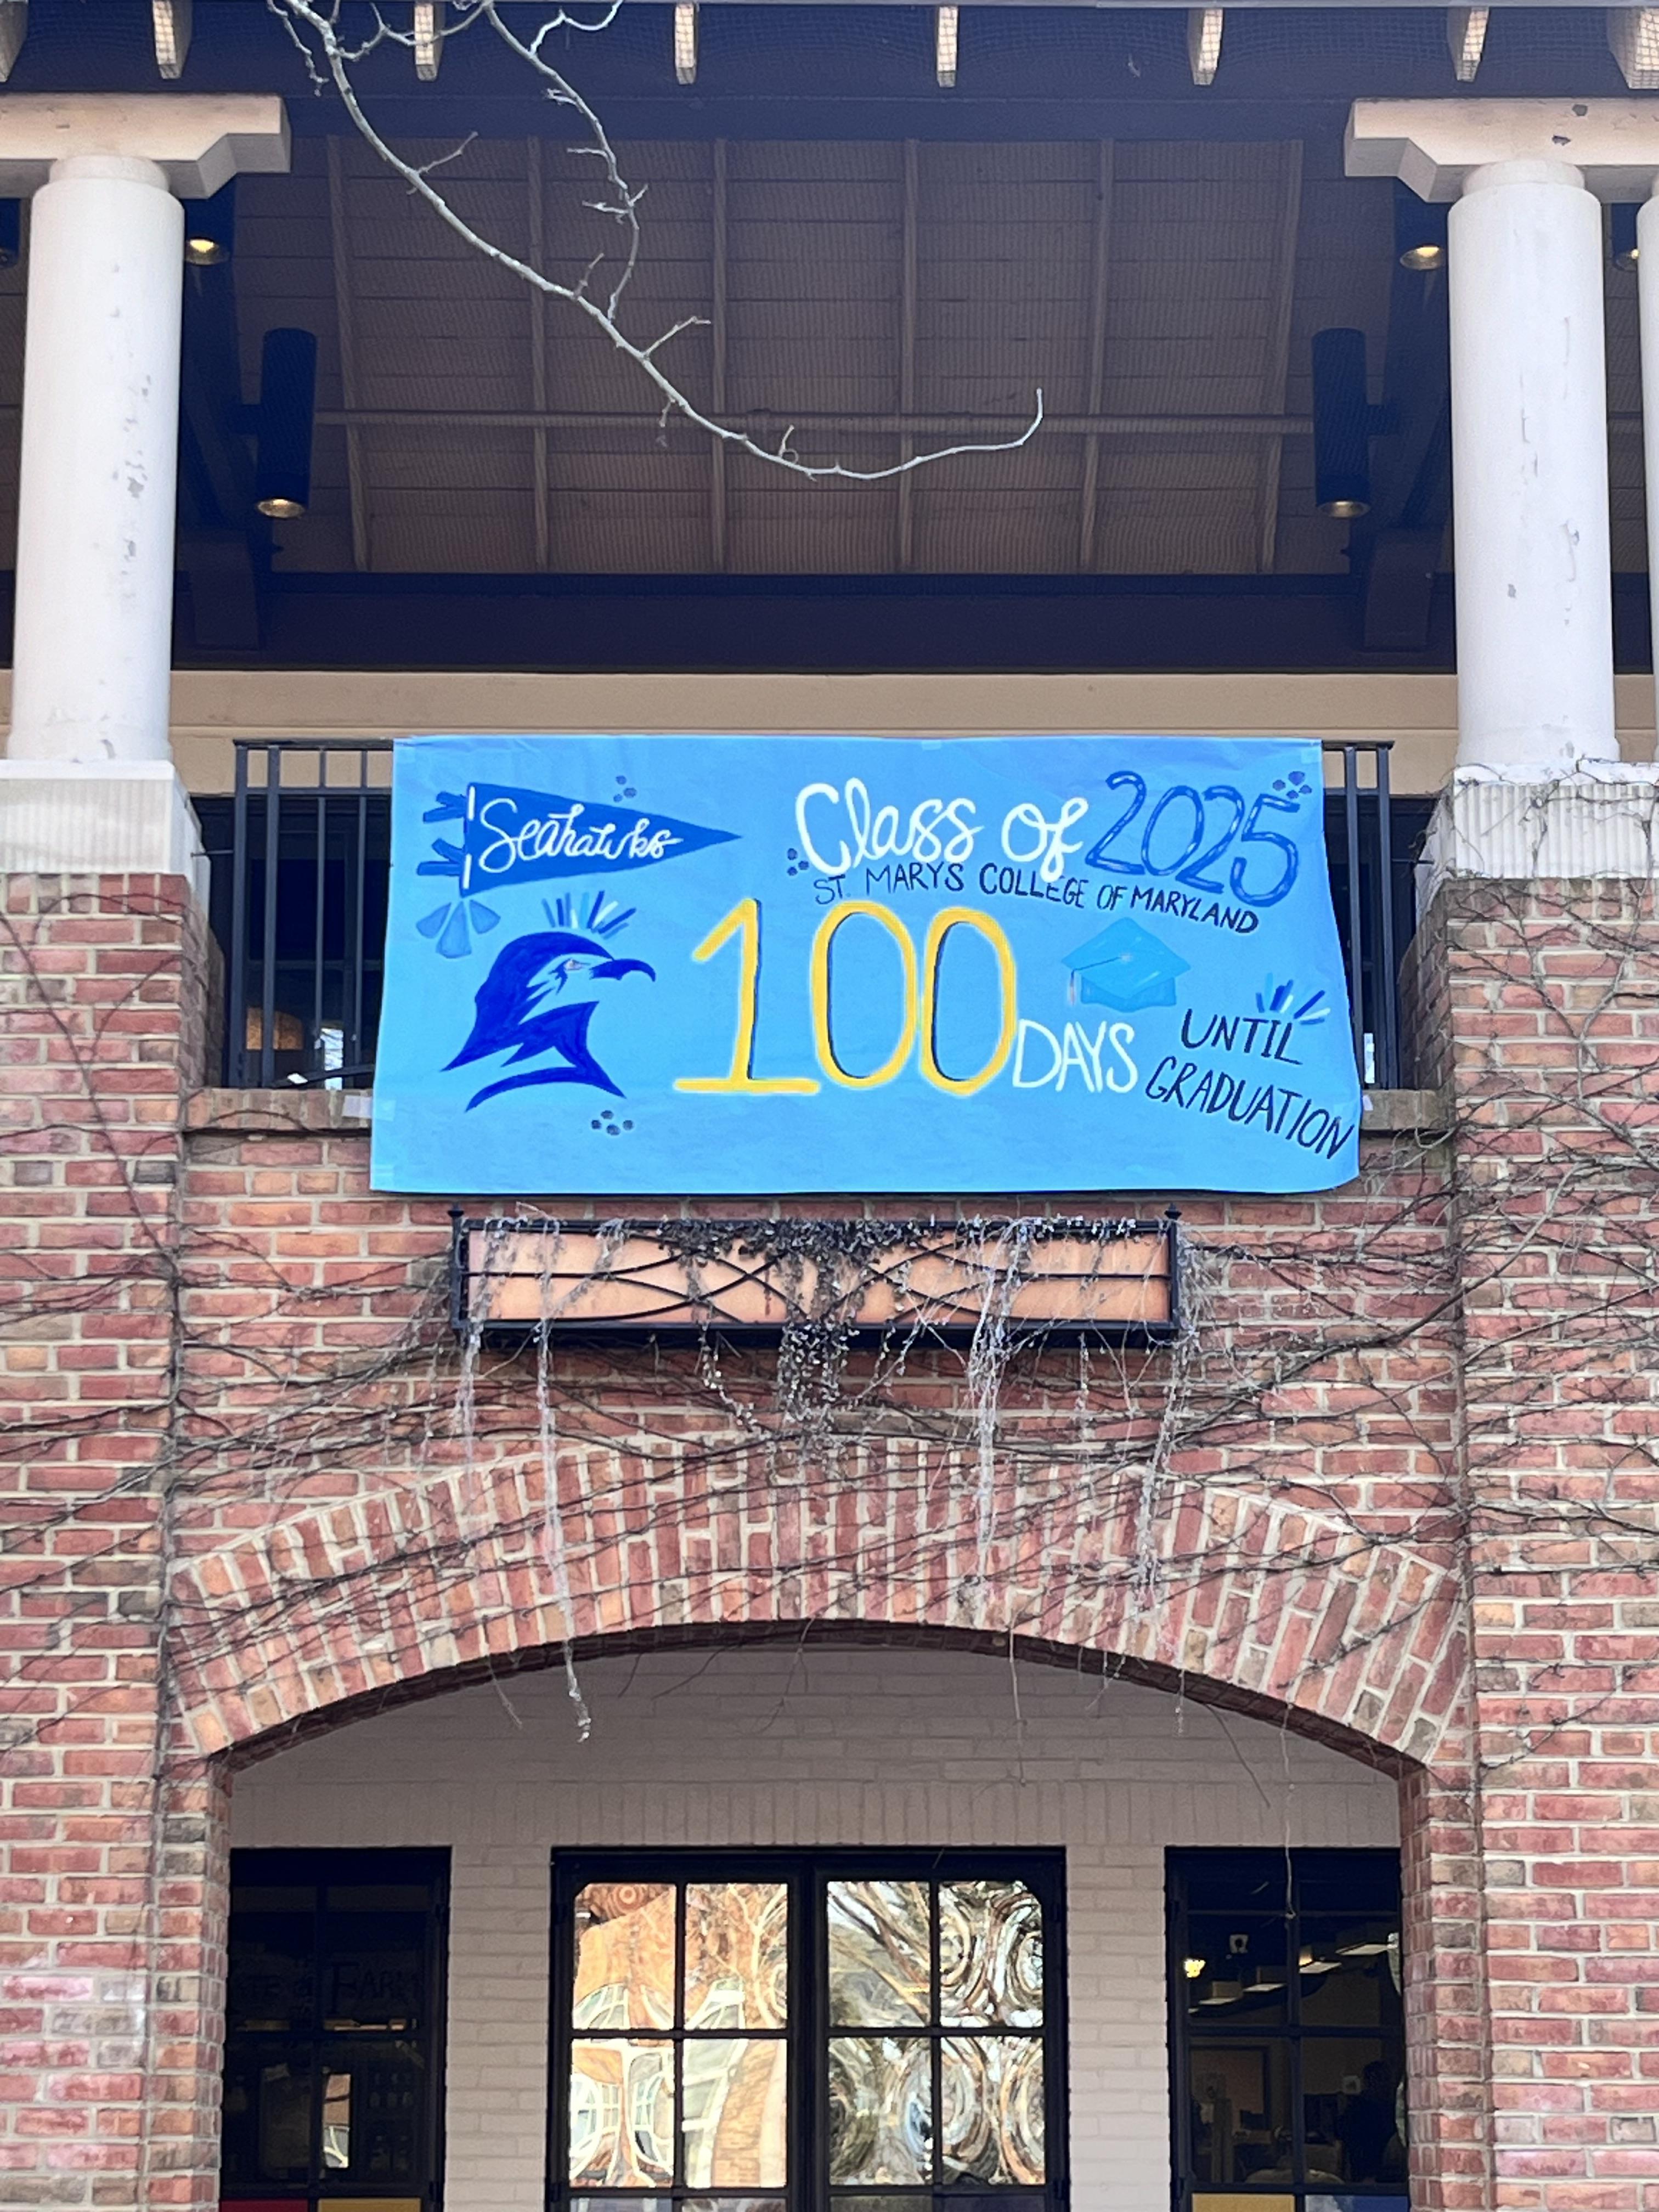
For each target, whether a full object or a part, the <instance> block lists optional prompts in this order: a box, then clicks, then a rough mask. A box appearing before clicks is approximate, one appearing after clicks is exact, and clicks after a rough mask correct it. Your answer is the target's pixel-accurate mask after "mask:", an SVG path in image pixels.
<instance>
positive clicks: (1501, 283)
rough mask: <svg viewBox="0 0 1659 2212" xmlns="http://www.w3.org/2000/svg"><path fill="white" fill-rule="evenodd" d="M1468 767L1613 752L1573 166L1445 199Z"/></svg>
mask: <svg viewBox="0 0 1659 2212" xmlns="http://www.w3.org/2000/svg"><path fill="white" fill-rule="evenodd" d="M1448 258H1449V286H1450V289H1449V304H1450V313H1451V403H1452V483H1453V509H1454V532H1455V565H1456V572H1457V574H1456V587H1457V691H1458V744H1457V763H1458V766H1459V767H1460V768H1468V769H1486V770H1488V771H1492V770H1496V771H1497V772H1498V773H1499V774H1500V775H1504V776H1505V777H1506V778H1509V779H1510V780H1515V781H1532V782H1543V781H1547V780H1549V779H1550V778H1552V777H1557V776H1560V775H1571V774H1572V773H1573V772H1574V770H1575V769H1577V768H1579V767H1580V765H1581V764H1583V763H1591V762H1598V761H1614V760H1617V758H1618V757H1619V746H1618V740H1617V738H1616V737H1615V735H1614V725H1613V592H1612V554H1611V548H1610V544H1609V535H1608V503H1607V384H1606V377H1607V371H1606V356H1605V348H1604V343H1603V332H1602V313H1601V285H1602V276H1601V258H1602V246H1601V208H1600V206H1599V205H1598V204H1597V203H1596V202H1595V200H1594V199H1593V198H1592V197H1590V195H1589V192H1588V191H1586V190H1585V189H1584V180H1583V176H1582V174H1581V173H1580V172H1579V171H1578V170H1577V168H1575V167H1572V166H1571V164H1570V163H1569V162H1566V161H1551V160H1547V159H1543V158H1530V159H1521V160H1514V161H1496V162H1492V163H1490V164H1488V165H1486V166H1484V167H1476V168H1474V169H1472V170H1471V171H1470V173H1469V174H1468V177H1467V179H1465V181H1464V185H1463V191H1462V197H1461V198H1460V199H1459V200H1458V202H1457V204H1456V205H1455V207H1454V208H1453V209H1452V210H1451V216H1450V243H1449V257H1448Z"/></svg>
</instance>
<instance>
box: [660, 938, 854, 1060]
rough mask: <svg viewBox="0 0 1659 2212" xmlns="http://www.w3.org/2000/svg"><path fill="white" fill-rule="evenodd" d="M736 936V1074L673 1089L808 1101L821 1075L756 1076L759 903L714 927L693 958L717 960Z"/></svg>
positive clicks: (758, 1011) (759, 944) (759, 952)
mask: <svg viewBox="0 0 1659 2212" xmlns="http://www.w3.org/2000/svg"><path fill="white" fill-rule="evenodd" d="M734 937H738V938H740V939H741V940H742V949H741V951H740V952H739V954H738V1033H737V1037H736V1040H735V1042H733V1044H732V1072H731V1073H730V1074H729V1075H682V1076H678V1077H677V1078H676V1079H675V1082H674V1088H675V1090H676V1091H711V1092H714V1093H715V1094H717V1095H719V1096H722V1097H746V1098H764V1097H777V1096H778V1095H779V1094H780V1093H787V1094H789V1095H792V1096H793V1097H805V1096H808V1095H810V1094H811V1092H813V1091H817V1089H819V1087H820V1086H819V1084H818V1080H817V1077H816V1076H812V1075H770V1076H764V1075H757V1074H756V1073H755V1072H754V1067H755V1024H756V1023H757V1021H758V1020H759V1018H760V972H761V910H760V901H759V900H758V899H756V898H746V899H740V900H739V901H738V903H737V905H736V906H734V907H733V908H732V911H731V913H730V914H728V915H726V916H725V918H724V919H723V920H722V921H717V922H716V923H715V924H714V927H713V928H712V929H711V930H710V931H709V933H708V936H707V937H705V938H704V939H703V940H702V944H701V945H698V947H697V949H696V951H695V952H694V953H693V954H692V955H691V957H692V958H693V959H694V960H696V961H698V962H702V961H704V960H712V959H713V958H714V955H715V954H716V953H717V952H718V951H720V949H721V947H722V946H723V945H728V944H729V943H730V942H731V940H732V938H734Z"/></svg>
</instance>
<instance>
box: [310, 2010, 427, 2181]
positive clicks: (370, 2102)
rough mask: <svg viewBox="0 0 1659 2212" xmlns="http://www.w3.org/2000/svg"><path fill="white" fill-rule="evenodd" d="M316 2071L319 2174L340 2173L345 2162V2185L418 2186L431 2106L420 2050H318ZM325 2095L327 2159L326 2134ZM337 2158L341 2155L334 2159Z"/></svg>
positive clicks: (397, 2046)
mask: <svg viewBox="0 0 1659 2212" xmlns="http://www.w3.org/2000/svg"><path fill="white" fill-rule="evenodd" d="M323 2069H324V2075H323V2078H324V2083H325V2103H324V2109H323V2128H324V2136H323V2170H324V2172H325V2173H338V2172H341V2171H342V2169H343V2168H344V2167H345V2166H347V2163H348V2159H349V2170H350V2174H351V2179H353V2180H354V2181H356V2182H366V2183H368V2185H369V2186H370V2187H373V2186H374V2185H375V2184H377V2183H385V2184H388V2185H392V2184H398V2185H406V2184H408V2183H410V2182H415V2181H418V2180H419V2179H421V2176H422V2174H423V2172H425V2170H426V2142H425V2135H426V2115H427V2112H428V2109H429V2105H430V2100H429V2096H428V2088H427V2070H426V2060H425V2055H424V2053H423V2052H422V2050H421V2048H420V2046H419V2045H418V2044H414V2043H403V2042H398V2043H380V2044H375V2043H368V2044H356V2045H353V2044H344V2045H343V2044H340V2043H337V2042H331V2043H329V2044H328V2045H325V2048H324V2053H323ZM330 2084H332V2085H333V2087H332V2090H331V2092H330V2090H329V2087H328V2085H330ZM330 2094H331V2095H332V2100H333V2101H332V2114H331V2110H330V2105H329V2101H328V2099H329V2095H330ZM331 2117H332V2120H333V2124H334V2127H335V2130H336V2132H335V2135H334V2136H333V2154H331V2150H330V2137H329V2134H328V2130H329V2125H330V2120H331ZM342 2152H344V2153H346V2154H347V2156H345V2157H342V2156H340V2155H338V2154H340V2153H342Z"/></svg>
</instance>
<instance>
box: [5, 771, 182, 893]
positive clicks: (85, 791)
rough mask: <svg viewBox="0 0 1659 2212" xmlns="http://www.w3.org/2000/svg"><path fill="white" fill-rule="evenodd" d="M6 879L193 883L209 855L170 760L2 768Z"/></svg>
mask: <svg viewBox="0 0 1659 2212" xmlns="http://www.w3.org/2000/svg"><path fill="white" fill-rule="evenodd" d="M0 873H6V874H11V875H46V876H52V875H76V876H82V875H98V876H122V875H161V876H185V877H188V878H189V879H190V882H191V887H192V889H193V890H194V891H195V893H196V896H197V898H198V899H199V900H200V901H201V902H203V904H204V905H205V903H206V902H207V895H208V864H207V855H206V854H204V852H203V850H202V834H201V830H200V829H199V827H198V826H197V820H196V816H195V812H194V811H193V809H192V808H191V803H190V797H189V794H188V793H186V791H185V787H184V785H183V784H182V783H181V782H180V781H179V772H178V770H177V769H175V768H174V767H173V763H172V762H171V761H120V762H110V763H107V764H106V763H100V762H82V761H61V762H60V761H34V760H20V761H13V760H5V761H0Z"/></svg>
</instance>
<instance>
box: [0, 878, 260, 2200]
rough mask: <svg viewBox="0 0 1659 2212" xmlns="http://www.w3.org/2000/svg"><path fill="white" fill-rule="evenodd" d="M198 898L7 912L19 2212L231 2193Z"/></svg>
mask: <svg viewBox="0 0 1659 2212" xmlns="http://www.w3.org/2000/svg"><path fill="white" fill-rule="evenodd" d="M206 945H207V939H206V931H205V921H204V917H203V915H202V913H201V911H200V908H198V907H197V904H196V902H195V901H194V899H193V898H192V896H191V893H190V890H189V888H188V886H187V885H186V884H185V881H184V879H183V878H179V877H176V876H155V875H127V876H112V877H68V876H61V877H59V876H12V877H10V878H7V879H6V880H5V883H4V894H3V911H0V978H3V985H0V991H3V1006H4V1028H3V1045H0V1138H3V1143H0V1181H3V1183H4V1184H5V1186H6V1189H5V1204H4V1206H3V1208H0V1215H3V1219H4V1222H5V1246H4V1251H3V1261H0V1264H3V1270H4V1281H3V1304H0V1311H3V1317H4V1321H5V1323H6V1326H5V1328H4V1329H3V1332H0V1362H3V1364H0V1420H3V1423H4V1426H3V1428H0V1484H3V1486H4V1489H5V1492H6V1502H5V1510H4V1514H3V1520H4V1523H5V1527H6V1530H7V1540H6V1543H5V1547H4V1550H3V1553H0V1639H3V1646H0V1730H3V1734H0V2201H3V2202H4V2203H6V2204H8V2205H12V2204H15V2205H52V2206H59V2205H62V2206H80V2205H87V2206H93V2205H109V2206H121V2207H131V2206H135V2205H137V2206H142V2207H144V2208H146V2212H149V2208H155V2207H161V2206H195V2205H201V2204H206V2203H210V2202H211V2201H212V2199H213V2197H214V2193H215V2189H216V2172H217V2118H216V2107H217V2099H218V2069H219V2057H218V2050H217V2027H216V2021H217V2008H218V2006H219V2003H220V2002H221V1999H220V1990H221V1986H222V1961H221V1960H220V1957H219V1952H220V1949H221V1948H222V1941H223V1936H222V1921H223V1890H224V1880H223V1869H222V1857H223V1837H224V1833H225V1827H226V1823H225V1818H224V1805H223V1798H222V1792H221V1791H220V1790H217V1789H216V1787H215V1786H214V1784H213V1783H212V1780H211V1778H210V1777H209V1776H208V1775H206V1774H205V1773H204V1771H202V1770H201V1769H200V1768H199V1767H198V1768H197V1769H195V1770H194V1771H191V1770H190V1769H187V1768H186V1769H180V1770H179V1771H176V1772H169V1771H167V1741H166V1706H167V1692H166V1670H165V1666H164V1663H163V1659H162V1642H163V1638H164V1633H165V1626H166V1607H167V1553H168V1548H169V1520H170V1511H171V1506H170V1500H169V1497H168V1489H169V1485H170V1484H171V1483H172V1482H173V1481H174V1480H179V1478H180V1476H181V1474H183V1475H185V1479H187V1470H185V1469H184V1468H182V1466H181V1458H180V1454H179V1449H178V1446H179V1441H180V1437H181V1434H182V1419H181V1412H182V1409H181V1408H180V1407H179V1405H178V1403H177V1402H176V1401H175V1397H174V1390H173V1382H174V1374H175V1366H176V1360H177V1354H178V1350H179V1341H178V1336H177V1332H176V1322H175V1312H176V1297H175V1289H176V1284H175V1270H174V1254H175V1249H176V1247H175V1239H174V1207H175V1193H176V1186H177V1180H178V1172H179V1159H180V1140H179V1123H180V1118H181V1116H180V1100H181V1094H182V1093H183V1092H184V1091H186V1090H188V1089H189V1088H191V1086H192V1085H195V1084H196V1083H197V1082H199V1080H200V1075H201V1060H202V1037H203V1018H204V1008H205V1006H206V1003H207V994H206V990H205V981H206V963H207V951H206Z"/></svg>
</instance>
